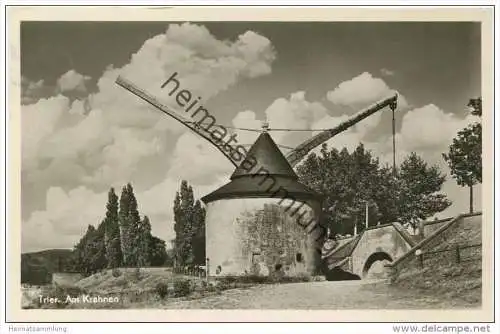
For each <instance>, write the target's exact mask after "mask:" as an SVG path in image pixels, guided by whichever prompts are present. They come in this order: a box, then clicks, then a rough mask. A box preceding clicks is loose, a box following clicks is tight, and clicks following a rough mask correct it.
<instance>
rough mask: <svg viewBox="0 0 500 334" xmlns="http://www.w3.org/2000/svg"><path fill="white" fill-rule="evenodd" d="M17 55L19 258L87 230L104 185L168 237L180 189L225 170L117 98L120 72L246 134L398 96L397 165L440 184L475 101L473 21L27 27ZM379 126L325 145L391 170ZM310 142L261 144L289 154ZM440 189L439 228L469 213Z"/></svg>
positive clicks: (295, 137) (328, 120)
mask: <svg viewBox="0 0 500 334" xmlns="http://www.w3.org/2000/svg"><path fill="white" fill-rule="evenodd" d="M21 46H22V49H21V54H22V56H21V64H22V66H21V74H22V220H23V222H22V224H23V225H22V250H23V251H25V252H26V251H35V250H40V249H45V248H69V247H72V246H73V245H74V243H75V242H76V241H77V240H78V239H79V238H80V236H81V235H82V234H83V233H84V230H85V229H86V226H87V225H88V224H97V223H99V222H100V221H101V219H102V217H103V215H104V213H105V203H106V199H107V191H108V189H109V188H110V187H115V189H117V192H118V193H119V192H120V189H121V187H122V186H123V185H124V184H126V183H127V182H131V183H132V184H133V186H134V188H135V190H136V195H137V198H138V201H139V205H140V208H139V209H140V212H141V214H146V215H148V216H149V217H150V219H151V222H152V228H153V233H154V234H155V235H158V236H160V237H161V238H163V239H165V240H170V239H172V238H173V237H174V233H173V220H172V216H173V214H172V202H173V197H174V195H175V191H176V189H177V188H178V186H179V184H180V181H181V179H186V180H188V181H189V182H190V183H191V184H193V186H194V188H195V192H196V195H197V196H198V197H201V196H203V195H204V194H206V193H208V192H210V191H212V190H214V189H216V188H217V187H218V186H220V185H222V184H223V183H225V182H226V181H227V179H228V176H229V175H230V173H231V172H232V170H233V167H232V165H231V163H229V162H228V161H227V160H226V159H225V158H224V157H223V156H222V155H221V154H220V153H219V152H218V151H217V150H216V149H214V148H213V147H211V146H210V145H209V144H208V143H206V142H205V141H204V140H202V139H200V138H198V137H196V136H195V135H193V134H192V133H190V132H188V130H187V129H186V128H184V127H183V126H181V125H179V124H177V123H175V121H173V120H172V119H170V118H168V117H166V116H165V115H163V114H162V113H160V112H158V111H156V110H154V109H153V108H151V107H149V106H147V105H146V104H145V103H144V102H143V101H141V100H139V99H138V98H136V97H134V96H132V95H131V94H130V93H128V92H127V91H125V90H124V89H122V88H121V87H118V86H117V85H116V84H115V83H114V80H115V79H116V77H117V76H118V75H119V74H120V75H123V76H124V77H126V78H128V79H129V80H132V81H133V82H135V83H137V85H139V86H140V87H142V88H144V89H147V90H148V91H149V92H151V93H153V94H155V96H158V98H159V99H161V100H163V101H164V102H165V103H168V104H171V102H172V101H170V100H169V98H168V95H167V94H166V92H165V90H162V89H161V88H160V86H161V84H162V83H163V82H164V81H165V79H166V78H168V77H169V76H170V75H171V74H172V73H173V72H178V73H179V78H180V81H181V85H182V86H183V88H186V89H189V90H190V91H192V92H193V94H197V96H200V97H201V101H202V103H203V105H204V106H205V107H206V108H207V109H208V110H209V111H210V112H211V113H212V114H213V115H214V116H215V117H216V118H217V121H218V123H220V124H224V125H231V126H238V127H247V128H248V127H249V128H260V126H261V122H262V121H263V120H266V119H267V121H268V122H269V123H270V126H271V128H273V127H274V128H300V129H318V128H325V127H330V126H334V125H335V124H338V123H339V122H340V121H342V120H343V119H345V118H346V117H348V116H349V115H352V114H353V113H355V112H356V111H357V110H359V109H360V108H363V107H365V106H366V105H368V104H370V103H372V102H375V101H376V100H379V99H381V98H383V97H386V96H388V95H389V94H390V92H391V91H397V92H398V93H399V94H400V101H399V108H398V114H397V149H398V153H397V156H398V160H399V161H401V159H402V157H403V156H404V155H406V154H408V153H409V152H412V151H416V152H418V153H419V154H420V155H421V156H423V157H424V158H425V159H426V161H428V162H429V163H431V164H439V165H440V166H441V167H442V170H443V172H445V173H447V174H449V170H448V168H447V167H446V165H445V164H444V162H443V161H442V158H441V153H443V152H445V151H446V150H447V146H448V145H449V144H450V142H451V140H452V138H453V137H454V136H455V134H456V132H457V131H458V130H459V129H461V128H463V127H464V126H466V125H467V124H468V123H470V122H472V121H474V120H475V119H474V118H473V117H471V116H469V115H468V111H467V108H466V107H465V106H466V104H467V102H468V99H469V98H471V97H477V96H480V93H481V91H480V89H481V87H480V81H481V78H480V67H481V64H480V26H479V25H478V24H472V23H354V22H353V23H249V22H241V23H174V24H170V23H168V22H136V23H118V22H115V23H77V22H75V23H64V22H60V23H47V22H45V23H43V22H39V23H36V22H31V23H23V25H22V28H21ZM390 119H391V114H390V112H388V111H385V112H379V113H377V114H375V115H373V116H371V117H369V118H368V119H366V120H364V121H363V122H361V123H359V124H358V125H357V126H356V127H354V128H352V129H350V130H349V131H347V132H345V133H343V134H342V135H339V136H337V137H335V138H333V139H331V140H330V142H329V144H330V145H332V146H335V147H338V148H342V147H347V148H348V149H352V148H353V147H355V146H356V145H357V144H358V143H359V142H363V143H364V144H365V146H367V147H368V148H369V149H371V150H372V151H373V153H374V154H375V155H376V156H378V157H379V158H380V159H381V160H382V161H384V162H390V161H391V138H390V134H391V122H390ZM256 135H257V133H254V132H238V141H239V142H240V143H246V144H251V143H252V142H253V140H254V139H255V138H256ZM311 135H312V133H311V132H298V133H281V132H273V133H272V136H273V138H274V139H275V140H276V141H277V142H278V143H280V144H283V145H288V146H296V145H297V144H299V143H300V142H301V141H303V140H304V139H307V138H308V137H310V136H311ZM284 152H286V149H284ZM443 190H444V191H445V192H446V193H447V194H448V196H449V198H450V199H451V200H452V201H453V205H452V206H451V207H450V208H449V209H447V210H446V211H445V212H443V213H440V214H439V216H441V217H443V216H451V215H456V214H458V213H461V212H466V211H467V210H468V191H467V189H464V188H460V187H458V186H457V185H456V184H455V181H454V180H453V179H451V177H449V179H448V181H447V182H446V184H445V186H444V188H443ZM475 204H476V206H477V207H478V208H479V207H480V205H481V198H480V187H478V188H477V190H476V199H475Z"/></svg>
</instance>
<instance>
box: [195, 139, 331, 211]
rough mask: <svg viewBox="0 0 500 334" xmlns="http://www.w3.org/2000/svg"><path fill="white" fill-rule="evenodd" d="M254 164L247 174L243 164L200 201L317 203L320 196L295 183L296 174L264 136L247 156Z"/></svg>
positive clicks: (271, 140) (277, 149)
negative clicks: (225, 182) (277, 200)
mask: <svg viewBox="0 0 500 334" xmlns="http://www.w3.org/2000/svg"><path fill="white" fill-rule="evenodd" d="M251 157H253V158H255V161H256V163H254V164H250V165H254V167H253V168H250V170H248V168H249V167H248V166H249V165H248V162H246V163H245V161H243V162H242V163H241V164H240V166H238V167H237V168H236V169H235V171H234V172H233V174H232V175H231V178H230V179H231V182H229V183H227V184H225V185H223V186H222V187H220V188H219V189H217V190H215V191H214V192H212V193H210V194H208V195H206V196H205V197H203V198H202V201H203V202H205V203H209V202H212V201H215V200H218V199H230V198H250V197H264V198H285V197H286V198H288V199H294V200H309V199H315V200H319V199H320V198H321V195H320V194H318V193H316V192H315V191H314V190H312V189H310V188H309V187H307V186H306V185H304V184H302V183H300V182H298V181H297V180H298V177H297V174H295V172H294V170H293V168H292V167H291V166H290V164H289V163H288V161H287V160H286V158H285V157H284V156H283V154H282V153H281V151H280V150H279V148H278V146H277V145H276V144H275V143H274V141H273V139H272V138H271V136H270V135H269V134H268V133H267V132H263V133H261V134H260V136H259V137H258V138H257V140H256V141H255V143H254V144H253V145H252V147H251V148H250V150H249V151H248V154H247V159H251Z"/></svg>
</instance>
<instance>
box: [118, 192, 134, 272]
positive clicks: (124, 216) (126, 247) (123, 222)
mask: <svg viewBox="0 0 500 334" xmlns="http://www.w3.org/2000/svg"><path fill="white" fill-rule="evenodd" d="M129 212H130V195H129V192H128V188H127V187H126V186H125V187H123V188H122V194H121V196H120V210H119V213H118V219H119V223H120V243H121V251H122V256H123V264H124V265H125V266H128V265H130V253H131V246H132V242H131V240H130V239H131V236H132V233H131V231H130V220H129Z"/></svg>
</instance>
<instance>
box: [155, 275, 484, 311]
mask: <svg viewBox="0 0 500 334" xmlns="http://www.w3.org/2000/svg"><path fill="white" fill-rule="evenodd" d="M479 306H480V305H471V304H467V303H465V302H464V301H450V300H442V299H440V298H439V297H436V296H431V295H425V296H424V295H416V294H415V293H414V292H409V291H407V290H401V289H397V288H394V287H391V286H388V285H387V284H385V283H384V282H383V281H341V282H311V283H294V284H281V285H261V286H255V287H252V288H249V289H234V290H228V291H225V292H223V293H222V294H221V295H217V296H211V297H206V298H202V299H197V300H187V301H165V302H164V303H163V304H162V305H161V306H160V305H159V307H162V308H168V309H323V310H325V309H402V308H405V309H424V308H425V309H429V308H433V309H438V308H440V309H443V308H466V307H467V308H470V307H479Z"/></svg>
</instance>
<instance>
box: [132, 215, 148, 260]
mask: <svg viewBox="0 0 500 334" xmlns="http://www.w3.org/2000/svg"><path fill="white" fill-rule="evenodd" d="M151 239H152V236H151V223H150V222H149V218H148V216H145V217H144V219H143V220H142V221H141V222H140V225H139V229H138V233H137V238H136V240H137V243H136V249H137V266H139V267H149V266H150V265H151V251H150V244H151Z"/></svg>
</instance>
